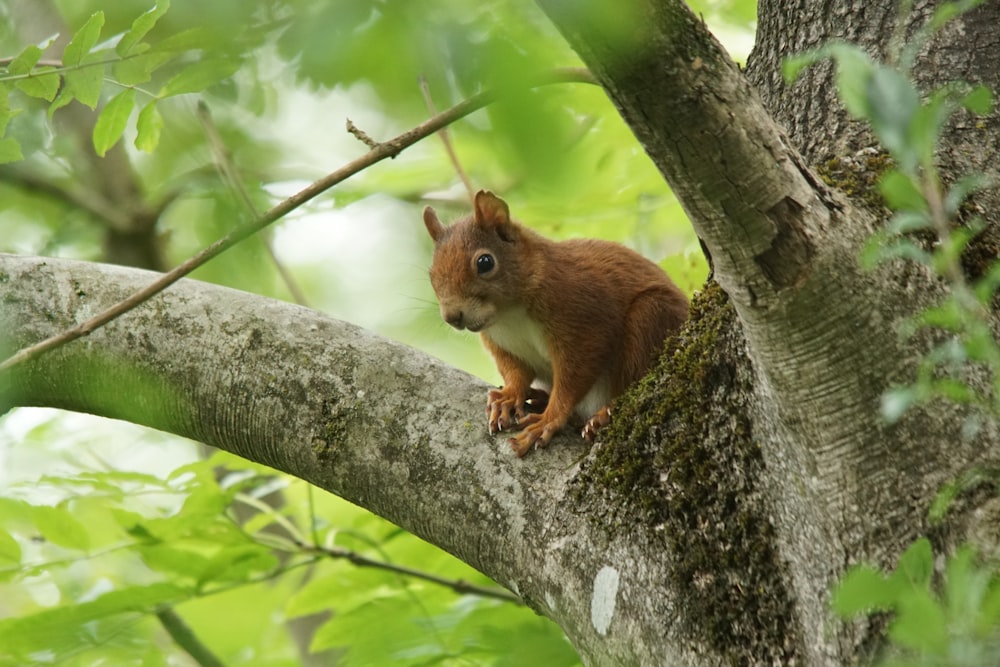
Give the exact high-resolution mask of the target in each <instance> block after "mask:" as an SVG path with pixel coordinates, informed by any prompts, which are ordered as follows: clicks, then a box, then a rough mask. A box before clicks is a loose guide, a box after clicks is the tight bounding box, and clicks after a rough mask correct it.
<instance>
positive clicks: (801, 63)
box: [781, 49, 829, 84]
mask: <svg viewBox="0 0 1000 667" xmlns="http://www.w3.org/2000/svg"><path fill="white" fill-rule="evenodd" d="M828 55H829V54H828V53H827V52H826V50H824V49H815V50H813V51H807V52H806V53H797V54H795V55H792V56H788V57H787V58H785V59H784V60H782V61H781V74H782V76H784V78H785V83H787V84H792V83H795V80H796V79H798V78H799V75H800V74H802V70H804V69H805V68H807V67H811V66H813V65H815V64H816V63H818V62H819V61H820V60H823V59H824V58H826V57H828Z"/></svg>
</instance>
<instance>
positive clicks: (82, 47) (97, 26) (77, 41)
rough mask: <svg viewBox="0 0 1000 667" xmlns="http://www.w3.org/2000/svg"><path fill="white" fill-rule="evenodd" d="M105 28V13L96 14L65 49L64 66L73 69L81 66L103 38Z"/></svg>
mask: <svg viewBox="0 0 1000 667" xmlns="http://www.w3.org/2000/svg"><path fill="white" fill-rule="evenodd" d="M102 27H104V12H94V13H93V14H91V16H90V18H89V19H87V22H86V23H84V24H83V25H82V26H81V27H80V29H79V30H77V31H76V32H75V33H73V38H72V39H71V40H70V41H69V44H67V45H66V48H65V49H63V57H62V60H63V65H65V66H68V67H71V66H74V65H81V64H82V63H83V60H84V56H86V55H87V54H88V53H90V50H91V49H92V48H94V45H95V44H97V39H98V38H99V37H100V36H101V28H102Z"/></svg>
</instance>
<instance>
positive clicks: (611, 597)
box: [590, 565, 618, 637]
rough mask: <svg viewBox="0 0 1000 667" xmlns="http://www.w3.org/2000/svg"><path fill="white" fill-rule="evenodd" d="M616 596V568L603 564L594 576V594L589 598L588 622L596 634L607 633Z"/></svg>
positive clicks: (612, 615)
mask: <svg viewBox="0 0 1000 667" xmlns="http://www.w3.org/2000/svg"><path fill="white" fill-rule="evenodd" d="M617 597H618V570H616V569H615V568H613V567H611V566H609V565H605V566H604V567H602V568H601V569H600V570H599V571H598V572H597V576H596V577H594V594H593V597H591V598H590V622H591V624H593V626H594V629H595V630H597V634H599V635H601V636H602V637H603V636H604V635H606V634H608V627H609V626H610V625H611V619H612V618H613V617H614V615H615V600H616V599H617Z"/></svg>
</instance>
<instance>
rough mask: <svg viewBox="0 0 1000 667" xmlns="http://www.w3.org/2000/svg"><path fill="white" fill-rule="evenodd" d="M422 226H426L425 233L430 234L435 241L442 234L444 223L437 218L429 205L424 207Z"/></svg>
mask: <svg viewBox="0 0 1000 667" xmlns="http://www.w3.org/2000/svg"><path fill="white" fill-rule="evenodd" d="M424 227H426V228H427V233H428V234H430V235H431V238H432V239H434V242H435V243H437V242H438V240H439V239H440V238H441V237H442V236H444V225H442V224H441V221H440V220H438V217H437V213H435V212H434V209H432V208H431V207H430V206H428V207H427V208H425V209H424Z"/></svg>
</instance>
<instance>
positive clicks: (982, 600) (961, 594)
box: [833, 538, 1000, 667]
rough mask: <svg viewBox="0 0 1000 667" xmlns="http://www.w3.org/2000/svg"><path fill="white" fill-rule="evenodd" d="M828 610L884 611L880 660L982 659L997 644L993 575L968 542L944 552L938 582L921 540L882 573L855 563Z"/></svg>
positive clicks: (851, 613)
mask: <svg viewBox="0 0 1000 667" xmlns="http://www.w3.org/2000/svg"><path fill="white" fill-rule="evenodd" d="M833 608H834V610H835V611H836V612H837V613H838V614H840V615H841V616H842V617H844V618H853V617H856V616H864V615H868V614H871V613H873V612H889V613H891V614H892V618H891V620H890V622H889V627H888V636H889V638H890V639H891V640H892V643H893V646H892V647H891V648H889V649H888V650H887V651H886V655H884V656H883V660H882V664H884V665H919V664H948V665H954V666H956V667H958V666H962V665H969V666H972V665H985V664H990V663H992V662H993V661H994V660H995V658H996V654H997V650H998V648H1000V574H998V572H997V568H996V564H995V563H989V562H983V561H982V559H980V558H978V557H977V556H976V553H975V551H974V550H973V549H972V548H971V547H969V546H964V547H961V548H960V549H959V550H958V551H957V552H956V553H955V554H954V555H953V556H951V557H950V558H948V560H947V563H946V565H945V567H944V572H943V575H942V576H941V577H940V578H939V580H938V581H935V577H934V554H933V552H932V550H931V545H930V542H929V541H928V540H927V539H926V538H921V539H919V540H917V541H916V542H914V543H913V544H912V545H910V547H909V548H908V549H907V550H906V551H905V552H904V553H903V555H902V556H900V558H899V562H898V563H897V565H896V568H895V569H894V570H893V571H892V572H890V573H884V572H882V571H880V570H878V569H876V568H874V567H871V566H869V565H858V566H855V567H854V568H852V569H851V570H850V571H848V573H847V574H846V575H844V578H843V579H842V580H841V582H840V583H839V584H838V585H837V587H836V588H835V589H834V593H833Z"/></svg>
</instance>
